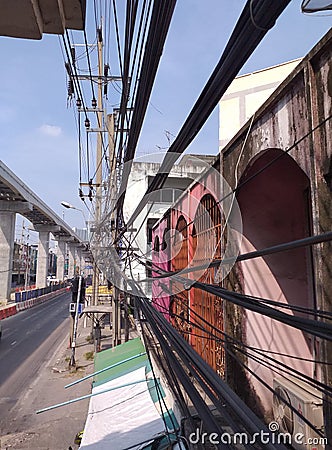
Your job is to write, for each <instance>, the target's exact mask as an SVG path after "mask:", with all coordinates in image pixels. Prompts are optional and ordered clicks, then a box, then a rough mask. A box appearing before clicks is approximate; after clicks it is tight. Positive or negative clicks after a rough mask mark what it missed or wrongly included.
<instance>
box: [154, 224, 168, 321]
mask: <svg viewBox="0 0 332 450" xmlns="http://www.w3.org/2000/svg"><path fill="white" fill-rule="evenodd" d="M168 227H169V215H167V216H165V217H164V218H163V219H162V220H161V221H160V222H159V224H158V225H157V226H156V227H155V228H154V229H153V230H152V249H153V248H154V247H153V246H154V243H155V239H156V237H157V236H158V238H159V244H160V246H159V251H158V252H156V251H154V250H152V263H153V264H155V265H156V266H157V267H160V269H162V270H165V271H167V272H168V271H169V270H170V256H169V255H170V246H169V245H168V246H167V247H166V248H164V246H163V245H162V244H163V242H164V237H165V232H166V231H167V229H168ZM158 275H159V274H158V273H157V272H155V271H152V276H153V277H157V276H158ZM161 284H164V285H165V286H166V288H167V289H169V288H170V284H169V280H168V278H161V279H158V280H157V279H156V280H155V281H153V283H152V302H153V304H154V305H155V307H156V309H158V311H160V312H162V313H163V314H164V315H165V317H166V318H167V320H169V304H170V296H169V295H167V294H165V291H164V290H163V289H162V286H161Z"/></svg>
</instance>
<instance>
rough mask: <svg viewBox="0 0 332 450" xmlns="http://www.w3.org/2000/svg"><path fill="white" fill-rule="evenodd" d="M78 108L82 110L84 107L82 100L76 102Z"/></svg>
mask: <svg viewBox="0 0 332 450" xmlns="http://www.w3.org/2000/svg"><path fill="white" fill-rule="evenodd" d="M76 106H77V108H80V107H81V106H82V100H81V99H80V98H78V99H77V100H76Z"/></svg>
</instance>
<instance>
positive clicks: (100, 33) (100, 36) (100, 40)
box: [97, 28, 103, 42]
mask: <svg viewBox="0 0 332 450" xmlns="http://www.w3.org/2000/svg"><path fill="white" fill-rule="evenodd" d="M97 36H98V42H103V33H102V31H101V28H97Z"/></svg>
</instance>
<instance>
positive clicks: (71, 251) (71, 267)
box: [68, 244, 75, 278]
mask: <svg viewBox="0 0 332 450" xmlns="http://www.w3.org/2000/svg"><path fill="white" fill-rule="evenodd" d="M68 255H69V261H68V278H73V277H74V275H75V246H74V245H71V244H68Z"/></svg>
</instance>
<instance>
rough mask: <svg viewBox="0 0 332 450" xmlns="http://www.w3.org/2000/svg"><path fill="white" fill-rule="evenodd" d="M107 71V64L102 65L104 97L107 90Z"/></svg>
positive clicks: (108, 67)
mask: <svg viewBox="0 0 332 450" xmlns="http://www.w3.org/2000/svg"><path fill="white" fill-rule="evenodd" d="M109 69H110V66H109V65H108V64H105V65H104V77H105V81H104V95H107V88H108V81H107V77H108V71H109Z"/></svg>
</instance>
